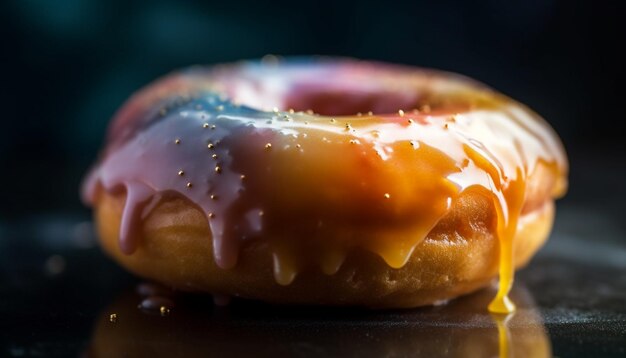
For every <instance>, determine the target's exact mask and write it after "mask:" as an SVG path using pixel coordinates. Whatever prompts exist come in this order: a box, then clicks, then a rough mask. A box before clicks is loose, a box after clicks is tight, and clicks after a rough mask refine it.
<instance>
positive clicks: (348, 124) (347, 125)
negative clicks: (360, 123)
mask: <svg viewBox="0 0 626 358" xmlns="http://www.w3.org/2000/svg"><path fill="white" fill-rule="evenodd" d="M351 129H352V126H350V123H346V130H347V131H349V130H351Z"/></svg>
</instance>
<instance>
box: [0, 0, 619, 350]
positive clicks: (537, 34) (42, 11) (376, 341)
mask: <svg viewBox="0 0 626 358" xmlns="http://www.w3.org/2000/svg"><path fill="white" fill-rule="evenodd" d="M0 39H2V45H1V46H0V49H1V50H0V59H1V61H2V63H1V65H2V67H1V69H2V70H1V71H0V74H1V75H0V91H1V92H0V121H1V123H0V124H1V125H0V356H2V355H8V356H40V355H46V356H62V357H65V356H77V355H79V354H80V353H83V352H85V350H86V349H88V347H89V346H90V344H91V343H90V342H91V341H92V340H93V338H92V337H91V336H92V334H93V333H92V332H93V327H94V324H95V322H96V321H97V317H98V316H99V315H104V317H106V316H107V315H108V313H109V312H110V311H107V310H108V309H109V308H107V307H110V305H111V304H112V302H114V301H115V298H116V297H119V296H120V294H121V292H126V293H127V294H128V293H129V292H130V293H132V292H133V285H134V284H135V283H136V282H137V279H136V278H133V277H132V276H131V275H129V274H127V273H125V272H124V271H123V270H122V269H121V268H119V267H117V265H115V264H114V263H113V262H111V261H109V260H107V259H106V258H105V257H104V255H103V254H102V253H101V252H100V251H99V250H98V248H97V246H96V243H95V240H96V239H95V237H94V235H93V231H92V227H91V224H90V222H89V221H88V220H89V210H88V209H86V208H84V207H83V206H82V205H81V203H80V202H79V199H78V187H79V184H80V181H81V179H82V176H83V175H84V173H85V171H86V170H87V168H88V167H89V165H90V164H91V163H92V162H93V160H94V159H95V157H96V155H97V152H98V150H99V148H100V147H101V145H102V139H103V136H104V132H105V129H106V126H107V123H108V121H109V120H110V118H111V116H112V115H113V113H114V112H115V110H116V109H117V108H118V107H119V106H120V105H121V104H122V102H123V101H124V100H125V99H126V98H128V96H129V95H130V94H131V93H133V92H134V91H135V90H137V89H139V88H140V87H141V86H143V85H145V84H146V83H148V82H149V81H151V80H153V79H155V78H156V77H158V76H161V75H163V74H165V73H167V72H169V71H171V70H173V69H176V68H180V67H185V66H189V65H192V64H213V63H218V62H229V61H236V60H239V59H245V58H260V57H261V56H263V55H266V54H268V53H271V54H278V55H284V56H289V55H312V54H322V55H341V56H353V57H357V58H362V59H376V60H383V61H389V62H398V63H404V64H409V65H416V66H425V67H434V68H439V69H444V70H449V71H454V72H460V73H462V74H465V75H468V76H470V77H474V78H476V79H478V80H480V81H483V82H485V83H487V84H489V85H491V86H492V87H494V88H496V89H498V90H500V91H502V92H504V93H505V94H507V95H509V96H511V97H513V98H515V99H518V100H519V101H521V102H523V103H526V104H528V105H529V106H530V107H532V108H533V109H535V110H536V111H537V112H538V113H540V114H541V115H542V116H544V117H545V118H546V119H547V120H548V121H549V122H550V123H551V124H552V125H553V126H554V128H555V129H556V131H557V132H558V133H559V134H560V136H561V138H562V139H563V141H564V143H565V147H566V149H567V151H568V155H569V158H570V161H571V175H570V192H569V193H568V195H567V196H566V197H565V198H564V199H562V200H561V201H559V203H558V210H557V219H556V223H555V229H554V231H553V234H552V237H551V239H550V240H549V241H548V244H547V245H546V246H545V247H544V248H543V249H542V250H541V251H540V252H539V254H538V255H537V256H536V257H535V259H533V262H532V264H531V265H530V266H529V267H528V268H527V269H524V270H522V271H521V272H520V273H519V274H518V275H517V281H516V284H515V289H516V290H520V289H521V290H524V289H525V290H526V291H527V292H528V294H529V295H530V296H532V297H534V300H535V302H536V308H537V310H538V311H539V312H540V313H541V317H542V319H543V322H544V325H545V328H546V329H547V331H548V333H549V336H550V339H551V341H552V342H551V344H552V347H553V353H554V354H555V355H557V356H567V357H572V356H581V357H587V356H623V354H624V352H625V349H626V347H625V346H624V343H623V342H624V337H626V306H625V305H624V302H626V259H625V258H626V223H625V221H624V212H626V210H625V209H626V208H625V207H624V206H625V205H624V203H626V189H625V187H626V185H625V184H624V182H625V178H626V176H625V174H626V173H625V172H626V165H625V164H626V145H625V143H626V140H625V139H624V138H625V134H626V133H625V132H624V129H623V128H624V125H623V124H624V122H625V121H626V115H625V114H624V113H625V112H626V98H625V96H624V94H625V92H626V91H624V90H623V88H624V86H625V83H626V82H625V80H626V78H624V77H625V76H624V66H625V64H626V58H625V56H624V54H623V47H624V44H625V40H626V2H625V1H617V0H616V1H602V0H598V1H551V0H538V1H529V0H515V1H499V0H490V1H480V2H478V1H476V2H474V1H450V0H441V1H420V0H411V1H407V4H405V5H399V4H393V3H392V2H390V1H387V2H381V3H378V4H373V3H372V4H370V3H368V2H365V1H336V2H335V1H309V2H306V1H296V0H291V1H281V2H278V1H275V2H272V3H271V4H270V3H269V2H268V1H258V0H255V1H234V0H231V1H220V2H210V1H195V2H194V1H164V0H155V1H132V2H131V1H126V0H8V1H6V0H5V1H0ZM524 287H525V288H524ZM489 297H491V296H489ZM198 299H199V301H200V302H201V307H203V308H202V309H201V310H200V312H205V311H208V312H209V313H210V314H213V315H215V317H213V316H211V317H212V318H210V319H207V320H206V322H204V323H206V324H207V325H209V326H211V325H213V324H214V323H218V324H219V323H220V322H222V321H225V322H227V323H228V322H230V323H229V324H231V323H232V324H234V325H235V326H236V327H238V328H237V329H235V330H232V331H231V333H230V334H231V335H232V336H233V337H234V338H233V339H235V342H237V343H236V345H237V346H241V347H243V348H246V347H247V349H249V350H250V351H251V353H252V355H255V352H254V351H253V350H254V349H256V348H258V347H257V346H254V345H250V342H249V339H248V341H246V340H242V343H241V344H239V341H240V339H241V327H240V326H237V325H239V324H243V326H244V327H247V326H249V325H250V324H251V323H250V322H252V323H253V324H256V325H257V326H254V327H257V328H258V327H260V328H258V329H255V330H254V332H265V331H266V330H268V329H270V330H271V329H275V327H276V324H278V325H279V326H280V327H284V330H285V332H286V336H285V337H286V338H285V339H283V338H284V337H283V336H281V335H276V336H275V337H274V338H272V337H271V336H270V338H272V339H274V343H276V342H277V341H278V346H277V347H279V348H281V347H283V346H284V345H286V344H291V343H292V342H291V341H290V340H294V338H293V334H299V335H300V336H297V338H298V339H299V340H300V339H301V340H302V341H303V342H305V343H306V342H308V344H309V345H310V346H311V347H317V348H320V349H322V348H323V349H329V350H330V351H331V352H332V351H333V349H334V348H337V347H340V345H338V346H335V345H336V344H337V342H340V343H341V344H344V343H346V342H348V343H352V345H347V347H353V348H355V349H357V350H356V351H359V349H360V351H367V350H369V349H370V348H371V349H372V351H371V352H370V355H372V356H375V355H377V354H376V353H377V352H378V351H377V350H376V349H379V348H380V347H384V346H385V344H388V346H389V347H391V348H392V349H395V348H398V347H401V344H402V342H405V343H407V342H409V343H410V342H412V341H413V338H412V337H417V338H419V337H421V335H422V333H420V332H421V331H420V332H417V333H415V332H414V331H415V329H416V328H420V327H421V328H423V329H425V330H426V331H431V330H432V324H433V322H434V323H435V324H439V325H441V326H442V327H444V328H445V327H447V328H446V329H444V331H445V332H444V333H442V334H441V337H448V336H449V335H450V334H451V332H454V329H455V328H454V327H456V326H455V325H454V324H457V323H458V324H460V325H461V326H462V327H463V329H466V328H467V322H466V320H475V318H476V317H482V319H488V315H486V314H485V312H484V311H483V310H482V309H481V310H480V311H477V312H474V311H469V312H466V313H468V314H469V316H458V315H457V314H456V313H454V312H456V311H454V309H451V308H449V307H443V308H441V310H440V309H439V308H438V307H431V308H425V309H418V310H412V311H408V312H406V313H402V312H401V313H398V314H397V315H393V314H392V315H389V314H378V313H371V312H370V313H363V312H356V313H355V312H353V311H347V312H344V313H343V314H342V315H337V316H336V312H337V311H330V312H326V311H324V310H321V311H320V310H310V309H309V310H307V309H305V310H299V309H295V313H294V310H291V311H289V310H288V311H287V312H292V313H287V314H286V315H287V317H286V318H285V317H284V315H285V313H284V312H283V308H274V309H268V308H267V307H265V306H260V308H255V307H257V306H255V305H253V306H252V308H249V309H246V308H244V309H243V310H242V308H241V307H238V306H236V307H235V308H234V309H233V310H232V312H231V313H232V315H233V317H231V318H232V319H231V318H228V317H230V316H228V314H226V315H224V314H223V313H222V312H220V311H219V310H215V311H213V307H212V306H211V305H210V304H209V305H207V304H206V300H207V298H206V297H200V298H198ZM137 300H138V299H137V298H132V299H131V301H130V302H127V304H128V307H130V308H132V309H134V307H135V306H136V303H137V302H138V301H137ZM242 305H244V307H245V304H243V303H242ZM460 306H462V307H465V305H463V304H461V305H460ZM182 308H183V307H181V309H182ZM450 310H451V311H450ZM176 312H177V311H175V314H174V315H173V317H176ZM211 312H212V313H211ZM251 312H252V314H251ZM255 312H256V313H255ZM258 312H267V316H262V317H261V318H258V317H257V316H258ZM277 312H281V313H280V314H278V313H277ZM324 312H325V313H324ZM342 312H343V311H342ZM446 312H448V314H447V315H446ZM450 312H452V313H450ZM205 313H206V312H205ZM301 314H304V315H305V317H304V318H302V317H300V315H301ZM307 314H308V315H307ZM318 314H319V317H318ZM197 315H198V313H197V312H193V314H191V315H190V316H191V317H196V316H197ZM281 315H282V316H281ZM477 315H478V316H477ZM179 317H181V316H179ZM202 317H204V316H202ZM251 317H252V318H251ZM255 317H257V318H255ZM277 317H278V318H277ZM281 317H282V318H281ZM298 317H300V318H298ZM446 317H448V318H450V317H452V318H454V319H455V320H456V321H459V318H460V321H459V322H460V323H459V322H457V323H454V324H452V326H450V327H448V326H446V324H449V323H450V322H448V323H446ZM138 319H139V320H140V321H142V320H147V321H146V322H144V323H147V324H149V325H152V324H153V323H154V322H153V319H154V317H152V318H151V317H149V316H145V317H143V316H140V318H138ZM203 320H204V318H203ZM394 320H395V321H394ZM456 321H455V322H456ZM124 322H126V323H128V320H126V321H125V320H124V319H120V324H124ZM472 322H474V321H472ZM170 323H171V322H170ZM310 324H312V326H311V327H313V328H312V329H311V330H306V329H305V330H302V327H309V326H307V325H310ZM316 324H317V325H316ZM281 325H282V326H281ZM396 326H397V327H401V328H402V329H401V330H400V331H401V332H403V333H401V334H398V335H397V337H396V336H395V335H394V336H393V337H387V338H386V339H385V334H387V336H389V333H388V332H389V331H388V328H389V327H396ZM165 327H166V328H167V330H168V332H169V331H170V330H171V331H177V332H182V333H181V334H183V335H187V334H189V335H190V336H191V337H204V338H202V339H199V340H198V342H205V341H206V339H205V338H206V337H205V336H203V334H205V332H204V329H200V330H197V331H196V330H194V329H193V327H192V328H189V327H188V325H187V323H186V322H179V323H178V324H176V325H173V324H166V325H165ZM332 327H335V328H334V330H333V328H332ZM337 327H339V328H337ZM404 328H406V330H404ZM421 328H420V329H421ZM474 328H476V327H474ZM491 328H492V329H491V331H490V332H491V334H494V333H497V332H496V331H495V330H494V328H493V327H491ZM411 329H413V331H411ZM478 329H479V331H480V327H478ZM446 330H447V331H446ZM338 331H339V332H342V334H343V333H345V332H349V336H346V337H344V338H346V339H335V337H334V335H333V334H334V333H333V332H338ZM418 331H419V330H418ZM294 332H295V333H294ZM310 332H313V333H311V334H309V333H310ZM320 332H331V333H327V335H326V336H325V335H323V334H320ZM386 332H387V333H386ZM394 332H395V331H394ZM408 332H414V333H408ZM304 336H306V337H304ZM168 337H169V338H168V339H167V340H166V341H167V342H165V343H164V344H166V346H167V344H171V345H172V346H176V344H180V342H179V341H178V338H176V337H177V336H175V335H174V336H168ZM219 337H222V336H219ZM328 337H330V338H328ZM209 338H210V337H209ZM244 338H245V337H244ZM422 338H423V337H422ZM128 339H130V340H133V339H136V337H130V338H128ZM220 339H221V338H220ZM263 339H264V340H265V339H268V338H267V337H264V338H263ZM122 340H123V339H122ZM155 342H158V343H159V344H160V343H161V342H160V341H159V340H158V339H157V338H154V337H147V338H145V339H144V340H137V343H136V344H137V345H138V346H139V347H141V348H142V349H143V348H145V347H149V346H150V345H151V344H153V343H155ZM168 342H169V343H168ZM262 343H263V344H262V346H264V347H265V346H267V347H272V344H274V343H271V344H267V345H266V344H265V341H263V342H262ZM444 343H445V342H444ZM453 343H454V342H453ZM281 344H282V345H281ZM412 344H413V343H410V344H409V348H411V352H413V350H412V349H413V348H412V347H413V345H412ZM449 344H450V343H447V344H441V349H442V352H443V351H445V352H447V349H448V348H449ZM302 347H304V348H306V347H305V346H302ZM302 347H300V348H302ZM307 347H308V346H307ZM333 347H334V348H333ZM341 347H344V346H341ZM283 348H284V347H283ZM292 348H293V347H292ZM300 348H298V349H300ZM281 349H282V348H281ZM350 349H352V348H350ZM297 351H299V350H297ZM356 351H354V350H349V352H352V353H354V352H356ZM288 352H289V351H288ZM335 352H336V351H335ZM161 353H163V352H161ZM209 353H210V351H209ZM283 353H284V352H283ZM292 353H293V352H292ZM280 355H282V356H288V355H289V354H280ZM248 356H250V354H249V355H248Z"/></svg>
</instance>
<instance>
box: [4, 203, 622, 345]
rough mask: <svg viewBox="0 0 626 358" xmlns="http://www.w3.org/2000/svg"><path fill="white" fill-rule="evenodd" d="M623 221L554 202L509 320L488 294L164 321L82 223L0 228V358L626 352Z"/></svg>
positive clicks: (183, 311)
mask: <svg viewBox="0 0 626 358" xmlns="http://www.w3.org/2000/svg"><path fill="white" fill-rule="evenodd" d="M622 227H623V225H622V224H621V223H615V222H612V221H610V220H608V219H606V218H605V217H604V216H602V215H594V214H593V213H590V212H587V211H586V210H584V209H581V208H571V207H565V208H559V211H558V218H557V222H556V225H555V230H554V233H553V235H552V237H551V239H550V241H549V243H548V244H547V245H546V246H545V247H544V248H543V250H542V251H541V252H540V253H539V255H538V256H537V257H536V258H535V259H534V260H533V261H532V262H531V263H530V265H529V266H528V267H527V268H525V269H523V270H522V271H520V272H519V273H518V275H517V280H516V283H515V287H514V290H513V293H512V298H513V300H514V301H515V302H516V303H517V305H518V308H519V309H518V311H517V312H516V313H515V314H513V315H511V316H509V317H502V316H492V315H490V314H489V313H487V312H486V311H485V306H486V304H487V302H488V301H489V300H490V298H491V297H492V295H493V292H494V288H493V287H492V288H487V289H485V290H483V291H480V292H478V293H476V294H473V295H470V296H467V297H463V298H460V299H457V300H454V301H452V302H450V303H448V304H447V305H443V306H437V307H427V308H419V309H412V310H393V311H369V310H363V309H347V308H323V307H284V306H272V305H268V304H263V303H259V302H251V301H245V300H235V301H234V302H232V303H231V305H230V306H227V307H217V306H214V304H213V302H212V300H211V298H210V297H208V296H202V295H180V294H179V295H177V296H175V297H174V298H173V299H174V302H175V303H176V306H175V307H173V309H172V310H171V312H170V314H169V315H166V316H161V315H160V314H154V313H150V312H144V311H141V310H139V309H138V308H137V305H138V304H139V303H140V302H141V297H140V296H139V295H138V293H137V292H136V291H137V290H136V287H137V284H138V283H139V282H140V281H139V280H137V279H136V278H133V277H132V276H131V275H129V274H127V273H125V272H124V271H123V270H122V269H120V268H118V267H117V266H116V265H115V264H114V263H112V262H111V261H109V260H108V259H107V258H106V257H105V256H104V255H103V254H102V253H101V252H100V251H99V249H98V247H97V243H96V239H95V237H94V234H93V232H92V225H91V223H90V222H89V221H88V220H86V219H85V218H84V217H75V216H71V215H66V216H59V215H52V216H47V217H46V216H43V217H36V218H29V219H24V220H21V221H16V222H13V223H11V224H10V225H9V224H5V225H4V226H0V333H1V335H0V356H14V357H20V356H86V357H95V356H103V357H113V356H129V357H136V356H139V357H141V356H150V357H153V356H162V357H172V356H185V357H187V356H220V357H222V356H255V357H258V356H276V355H282V356H296V357H317V356H337V357H345V356H358V357H369V356H371V357H405V356H420V357H421V356H424V357H426V356H428V357H432V356H446V357H457V356H459V357H465V356H498V354H504V355H506V354H509V355H510V356H516V357H525V356H551V355H554V356H560V357H592V356H593V357H597V356H607V357H608V356H624V355H626V246H625V244H624V237H625V236H624V231H623V229H622ZM111 314H116V315H117V320H116V322H111V320H110V315H111Z"/></svg>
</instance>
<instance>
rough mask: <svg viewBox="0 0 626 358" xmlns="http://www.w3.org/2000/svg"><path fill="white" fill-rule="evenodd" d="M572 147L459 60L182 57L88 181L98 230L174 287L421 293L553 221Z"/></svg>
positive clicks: (490, 262) (349, 300) (254, 292)
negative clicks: (451, 68)
mask: <svg viewBox="0 0 626 358" xmlns="http://www.w3.org/2000/svg"><path fill="white" fill-rule="evenodd" d="M567 165H568V164H567V158H566V155H565V153H564V150H563V147H562V145H561V143H560V141H559V139H558V137H557V136H556V134H555V133H554V132H553V130H552V129H551V128H550V127H549V125H548V124H547V123H546V122H545V121H543V120H542V119H541V118H540V117H539V116H538V115H536V114H535V113H534V112H532V111H531V110H530V109H528V108H526V107H524V106H523V105H521V104H519V103H517V102H515V101H513V100H511V99H509V98H507V97H505V96H503V95H501V94H499V93H497V92H495V91H493V90H491V89H489V88H487V87H486V86H484V85H482V84H480V83H477V82H475V81H473V80H470V79H467V78H465V77H462V76H459V75H454V74H450V73H444V72H439V71H434V70H422V69H417V68H412V67H405V66H400V65H391V64H384V63H376V62H363V61H357V60H350V59H331V58H315V59H292V60H281V61H269V62H268V61H259V62H243V63H237V64H231V65H219V66H214V67H210V68H200V67H196V68H191V69H187V70H183V71H180V72H176V73H173V74H170V75H168V76H166V77H165V78H163V79H161V80H158V81H156V82H155V83H153V84H151V85H149V86H147V87H146V88H144V89H142V90H141V91H139V92H138V93H137V94H135V95H134V96H132V97H131V98H130V99H129V100H128V102H127V103H126V104H125V105H124V106H123V107H122V108H121V109H120V111H119V112H118V113H117V114H116V116H115V118H114V120H113V122H112V124H111V126H110V128H109V132H108V138H107V141H106V146H105V148H104V150H103V152H102V153H101V157H100V159H99V161H98V162H97V163H96V165H95V166H94V167H93V169H92V170H91V172H90V174H89V175H88V177H87V179H86V180H85V183H84V185H83V191H82V194H83V199H84V201H85V202H86V203H88V204H90V205H92V206H93V207H94V208H95V212H96V213H95V218H96V222H97V228H98V231H99V235H100V238H101V242H102V246H103V248H104V250H105V251H107V252H108V253H109V254H110V255H111V256H112V257H113V258H114V259H115V260H117V261H118V262H119V263H120V264H121V265H122V266H124V267H126V268H127V269H128V270H130V271H132V272H134V273H136V274H137V275H139V276H142V277H145V278H149V279H153V280H156V281H158V282H161V283H164V284H166V285H169V286H172V287H174V288H177V289H180V290H187V291H206V292H211V293H215V294H225V295H235V296H242V297H248V298H253V299H260V300H266V301H270V302H278V303H298V304H326V305H361V306H368V307H388V308H395V307H414V306H419V305H426V304H433V303H437V302H441V301H445V300H448V299H451V298H454V297H456V296H459V295H462V294H465V293H468V292H471V291H474V290H476V289H477V288H480V287H483V286H485V285H486V284H488V283H489V282H490V281H491V280H492V279H493V278H494V277H496V276H497V275H498V273H499V277H500V289H499V291H498V295H497V297H496V298H495V299H494V301H493V302H492V304H491V305H490V310H492V311H494V312H510V311H511V310H513V308H514V306H513V304H512V303H511V302H509V301H508V299H507V292H508V291H509V289H510V287H511V285H512V282H513V273H514V270H515V268H516V267H519V266H521V265H523V264H525V263H526V262H527V261H528V260H529V259H530V257H531V256H532V255H533V254H534V252H536V251H537V250H538V248H539V247H540V246H541V245H542V243H543V242H544V241H545V239H546V238H547V236H548V234H549V231H550V228H551V225H552V221H553V215H554V199H555V198H558V197H560V196H562V195H563V194H564V193H565V191H566V187H567V170H568V168H567Z"/></svg>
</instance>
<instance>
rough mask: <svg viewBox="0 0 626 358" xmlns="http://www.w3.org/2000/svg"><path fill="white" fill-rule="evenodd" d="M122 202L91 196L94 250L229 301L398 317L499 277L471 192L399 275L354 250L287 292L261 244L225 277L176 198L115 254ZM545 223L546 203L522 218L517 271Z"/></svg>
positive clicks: (488, 229)
mask: <svg viewBox="0 0 626 358" xmlns="http://www.w3.org/2000/svg"><path fill="white" fill-rule="evenodd" d="M124 200H125V197H124V195H123V194H121V195H117V196H113V195H111V194H108V193H107V192H105V191H100V192H99V193H98V205H97V213H96V219H97V224H98V225H97V227H98V232H99V234H100V238H101V242H102V246H103V248H104V249H105V250H106V252H108V253H109V254H110V255H111V256H112V257H113V258H114V259H115V260H116V261H118V262H119V263H120V264H122V265H123V266H124V267H126V268H127V269H128V270H129V271H131V272H133V273H135V274H137V275H139V276H141V277H144V278H147V279H153V280H157V281H160V282H163V283H165V284H167V285H169V286H172V287H174V288H176V289H179V290H183V291H205V292H210V293H227V294H232V293H234V294H236V295H237V296H241V297H249V298H256V299H261V300H265V301H271V302H277V303H290V304H298V303H307V304H310V303H317V304H325V305H360V306H367V307H378V308H392V307H393V308H400V307H415V306H421V305H426V304H433V303H437V302H438V301H441V300H448V299H450V298H454V297H457V296H459V295H463V294H466V293H469V292H471V291H474V290H476V289H477V288H479V287H481V286H485V285H487V284H489V282H490V281H491V280H492V279H494V278H495V277H496V276H497V274H498V241H497V239H496V237H495V236H494V235H493V232H494V230H495V221H496V217H495V211H494V209H493V204H492V202H491V201H490V200H489V199H487V198H485V197H483V196H482V195H479V194H476V193H472V192H469V193H468V194H464V195H462V196H461V197H460V198H459V200H458V201H457V202H456V204H455V205H454V206H453V208H452V210H451V211H450V212H449V213H448V214H447V215H446V216H445V217H444V218H443V219H442V220H441V221H440V222H439V223H438V225H437V226H436V227H435V228H434V229H433V230H432V231H431V232H430V234H429V235H428V237H427V238H426V239H425V240H424V241H423V242H422V243H421V244H419V246H417V247H416V249H415V251H414V252H413V254H412V256H411V258H410V260H409V261H408V263H407V264H406V265H405V266H404V267H402V268H400V269H394V268H391V267H389V265H387V264H386V263H385V261H384V260H383V259H382V258H380V257H379V256H377V255H375V254H373V253H371V252H367V251H363V250H354V251H353V252H351V253H350V254H349V255H348V257H347V258H346V261H345V262H344V264H343V265H342V266H341V268H340V270H339V271H338V272H337V273H336V274H334V275H326V274H324V273H322V272H321V271H320V270H319V269H318V268H314V267H310V268H309V269H307V270H305V271H303V272H301V273H300V274H299V275H298V277H297V278H296V279H295V280H294V282H293V283H291V284H290V285H287V286H282V285H279V284H277V283H276V280H275V279H274V275H273V272H272V257H271V253H270V251H269V250H268V246H267V243H265V242H263V241H258V242H251V243H250V244H248V245H246V246H244V247H243V248H242V250H241V253H240V258H239V262H238V264H237V266H236V267H234V268H233V269H229V270H224V269H221V268H219V267H218V266H217V265H216V264H215V261H214V259H213V255H212V246H211V240H210V237H211V234H210V231H209V228H208V226H207V225H206V219H205V216H204V215H203V214H202V213H201V212H200V211H199V210H197V209H196V208H195V207H194V206H192V205H190V204H189V203H188V202H186V201H185V200H183V199H180V198H176V199H171V200H163V201H162V202H161V203H159V204H158V206H157V207H156V208H155V209H154V210H152V211H151V213H150V214H149V215H148V217H147V218H146V219H145V220H144V221H143V228H142V236H141V240H140V245H139V247H138V249H137V251H136V252H135V253H133V254H132V255H125V254H123V253H122V252H121V251H120V249H119V242H118V238H119V225H120V219H121V215H122V210H123V207H124ZM553 215H554V204H553V202H552V201H551V200H548V201H545V202H544V204H543V205H542V206H541V207H540V208H538V209H536V210H534V211H532V212H530V213H527V214H525V215H524V216H522V219H521V220H520V226H519V229H518V233H517V237H516V238H515V240H513V243H514V245H515V246H514V252H515V266H516V267H520V266H523V265H525V264H526V263H527V262H528V260H529V259H530V258H531V257H532V255H533V254H534V253H535V252H536V251H537V250H538V249H539V247H541V245H542V244H543V242H544V241H545V240H546V238H547V237H548V234H549V232H550V229H551V226H552V220H553Z"/></svg>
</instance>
